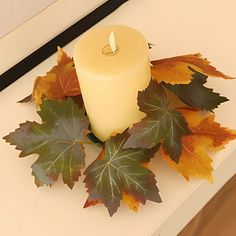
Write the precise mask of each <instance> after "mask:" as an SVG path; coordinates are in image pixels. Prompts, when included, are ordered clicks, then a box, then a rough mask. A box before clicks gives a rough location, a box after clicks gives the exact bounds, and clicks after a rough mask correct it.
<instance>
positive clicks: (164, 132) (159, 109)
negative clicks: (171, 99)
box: [124, 80, 190, 162]
mask: <svg viewBox="0 0 236 236" xmlns="http://www.w3.org/2000/svg"><path fill="white" fill-rule="evenodd" d="M138 105H139V107H140V110H141V111H143V112H145V113H146V114H147V116H146V117H145V118H144V119H142V120H141V121H140V122H139V123H136V124H134V126H133V127H132V128H131V129H130V130H129V131H128V132H129V133H130V134H131V135H130V137H129V138H128V140H127V142H126V144H125V145H124V147H126V148H137V147H143V148H152V147H154V146H155V145H157V144H158V143H161V142H162V143H163V147H164V149H165V150H166V152H167V153H168V154H169V155H170V156H171V159H172V160H174V161H175V162H178V159H179V156H180V153H181V137H182V136H183V135H187V134H189V133H190V131H189V129H188V126H187V122H186V121H185V119H184V117H183V116H182V114H181V113H180V112H179V111H177V110H176V109H169V108H168V101H167V97H166V93H165V90H164V87H163V86H162V85H160V84H158V83H156V81H154V80H151V82H150V84H149V86H148V87H147V88H146V89H145V90H144V91H142V92H139V94H138Z"/></svg>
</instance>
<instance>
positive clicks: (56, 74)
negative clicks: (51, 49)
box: [32, 47, 80, 105]
mask: <svg viewBox="0 0 236 236" xmlns="http://www.w3.org/2000/svg"><path fill="white" fill-rule="evenodd" d="M79 94H80V86H79V81H78V78H77V74H76V71H75V67H74V62H73V59H72V58H70V57H68V56H67V55H66V53H65V52H63V50H62V49H61V48H60V47H58V60H57V65H56V66H54V67H53V68H52V69H51V70H50V71H49V72H47V74H46V75H45V76H39V77H37V78H36V80H35V83H34V88H33V93H32V99H33V100H34V101H35V103H36V105H40V104H41V103H42V101H43V100H45V99H49V100H61V99H64V98H65V97H70V96H77V95H79Z"/></svg>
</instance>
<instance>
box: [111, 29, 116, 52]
mask: <svg viewBox="0 0 236 236" xmlns="http://www.w3.org/2000/svg"><path fill="white" fill-rule="evenodd" d="M109 45H110V48H111V50H112V52H113V53H115V52H116V50H117V48H116V40H115V34H114V31H112V32H111V33H110V36H109Z"/></svg>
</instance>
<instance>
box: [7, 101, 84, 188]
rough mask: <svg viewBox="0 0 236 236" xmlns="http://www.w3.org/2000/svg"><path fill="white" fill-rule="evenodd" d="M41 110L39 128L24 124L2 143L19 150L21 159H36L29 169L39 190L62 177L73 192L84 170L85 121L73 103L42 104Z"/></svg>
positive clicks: (49, 102) (81, 112) (82, 112)
mask: <svg viewBox="0 0 236 236" xmlns="http://www.w3.org/2000/svg"><path fill="white" fill-rule="evenodd" d="M40 108H41V111H38V114H39V115H40V117H41V119H42V121H43V123H42V124H39V123H36V122H29V121H27V122H26V123H23V124H21V125H20V128H18V129H16V130H15V131H14V132H12V133H10V134H9V135H8V136H6V137H4V139H5V140H6V141H7V142H9V143H11V144H12V145H16V149H18V150H22V151H21V153H20V157H25V156H28V155H30V154H33V153H35V154H38V155H39V157H38V159H37V160H36V162H35V163H34V164H33V165H32V174H33V175H34V176H35V183H36V184H37V185H38V186H42V185H44V184H46V185H51V184H52V183H54V182H55V181H56V180H57V179H58V177H59V175H60V174H61V175H62V178H63V181H64V183H65V184H67V185H68V186H69V187H70V188H73V186H74V183H75V182H76V181H78V177H79V176H80V169H81V168H83V167H84V166H85V152H84V148H83V143H84V142H86V140H87V138H86V135H85V133H86V131H87V128H88V125H89V121H88V118H87V116H85V115H84V114H85V111H84V109H82V108H81V109H79V108H78V107H77V105H76V104H75V103H74V102H73V101H72V99H67V100H65V101H62V102H59V101H50V100H48V101H44V102H43V103H42V104H41V106H40Z"/></svg>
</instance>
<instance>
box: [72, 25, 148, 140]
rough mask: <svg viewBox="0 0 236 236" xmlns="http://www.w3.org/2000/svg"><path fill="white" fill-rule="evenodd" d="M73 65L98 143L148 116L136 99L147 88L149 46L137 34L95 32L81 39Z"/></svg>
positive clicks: (109, 30) (119, 30)
mask: <svg viewBox="0 0 236 236" xmlns="http://www.w3.org/2000/svg"><path fill="white" fill-rule="evenodd" d="M112 32H113V33H114V35H115V37H110V41H112V42H115V43H116V45H113V46H112V45H111V46H110V45H109V36H111V33H112ZM112 42H111V44H112ZM114 46H115V49H116V51H115V52H114V53H113V52H112V50H111V48H114ZM113 50H114V49H113ZM74 61H75V67H76V71H77V74H78V78H79V82H80V87H81V92H82V96H83V100H84V104H85V108H86V111H87V114H88V117H89V120H90V123H91V127H92V131H93V132H94V134H95V135H96V136H97V137H98V138H99V139H101V140H103V141H104V140H106V139H107V138H109V137H110V136H111V135H112V134H113V133H121V132H123V131H124V130H125V129H126V128H128V127H131V126H132V125H133V124H134V123H136V122H138V121H140V120H141V119H142V118H143V117H144V116H145V115H144V113H142V112H140V111H139V108H138V105H137V95H138V91H140V90H143V89H144V88H146V87H147V85H148V83H149V81H150V78H151V72H150V61H149V53H148V44H147V42H146V40H145V38H144V37H143V36H142V35H141V34H140V33H139V32H138V31H136V30H134V29H132V28H129V27H126V26H121V25H109V26H102V27H97V28H94V29H92V30H90V31H88V32H87V33H85V34H84V35H82V36H81V38H79V40H78V42H77V43H76V46H75V49H74Z"/></svg>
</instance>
